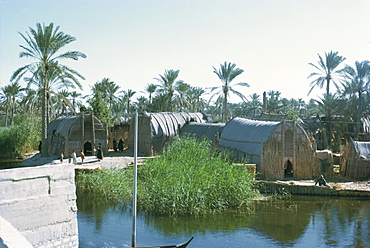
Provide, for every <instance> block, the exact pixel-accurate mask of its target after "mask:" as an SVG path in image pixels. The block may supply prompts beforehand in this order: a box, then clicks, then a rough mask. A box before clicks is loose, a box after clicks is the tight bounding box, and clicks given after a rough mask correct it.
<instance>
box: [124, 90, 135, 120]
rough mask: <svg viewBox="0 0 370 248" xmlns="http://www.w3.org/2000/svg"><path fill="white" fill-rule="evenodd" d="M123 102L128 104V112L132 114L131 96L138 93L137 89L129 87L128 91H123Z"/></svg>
mask: <svg viewBox="0 0 370 248" xmlns="http://www.w3.org/2000/svg"><path fill="white" fill-rule="evenodd" d="M122 93H123V96H122V102H123V103H124V104H125V105H126V109H127V114H130V107H131V98H132V97H133V96H134V95H135V94H136V91H133V90H132V89H128V90H127V91H126V90H124V91H122Z"/></svg>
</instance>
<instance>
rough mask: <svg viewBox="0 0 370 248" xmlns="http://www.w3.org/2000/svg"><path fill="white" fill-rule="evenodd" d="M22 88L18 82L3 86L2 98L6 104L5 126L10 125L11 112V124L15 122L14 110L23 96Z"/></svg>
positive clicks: (0, 96)
mask: <svg viewBox="0 0 370 248" xmlns="http://www.w3.org/2000/svg"><path fill="white" fill-rule="evenodd" d="M24 90H25V89H24V88H22V87H21V86H20V85H19V84H18V82H14V83H11V84H9V85H7V86H4V87H3V88H1V91H2V92H0V98H1V99H2V100H3V103H4V105H5V126H7V125H8V116H9V112H10V125H13V124H14V111H15V109H16V107H17V104H18V100H20V98H21V97H22V91H24Z"/></svg>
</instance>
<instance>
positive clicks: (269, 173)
mask: <svg viewBox="0 0 370 248" xmlns="http://www.w3.org/2000/svg"><path fill="white" fill-rule="evenodd" d="M219 147H220V148H222V149H227V150H230V151H231V152H232V156H233V157H234V158H235V159H240V160H242V159H247V161H248V162H251V163H254V164H256V165H257V173H259V177H260V178H261V179H284V178H312V177H313V176H314V157H315V156H314V150H313V149H312V146H311V142H310V139H309V137H308V136H307V133H306V132H305V130H304V129H303V128H302V127H301V126H300V125H298V124H297V123H295V122H294V121H287V120H285V121H281V122H272V121H254V120H249V119H244V118H235V119H233V120H231V121H229V122H228V123H227V124H226V126H225V128H224V130H223V132H222V134H221V138H220V141H219Z"/></svg>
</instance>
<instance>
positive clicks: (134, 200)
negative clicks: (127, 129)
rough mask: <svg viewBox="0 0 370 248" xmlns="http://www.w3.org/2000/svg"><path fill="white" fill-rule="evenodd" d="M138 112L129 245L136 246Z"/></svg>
mask: <svg viewBox="0 0 370 248" xmlns="http://www.w3.org/2000/svg"><path fill="white" fill-rule="evenodd" d="M137 136H138V114H137V111H136V113H135V130H134V192H133V197H132V242H131V246H132V247H135V246H136V202H137V139H138V137H137Z"/></svg>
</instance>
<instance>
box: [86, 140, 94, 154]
mask: <svg viewBox="0 0 370 248" xmlns="http://www.w3.org/2000/svg"><path fill="white" fill-rule="evenodd" d="M84 153H85V155H93V152H92V145H91V143H90V142H89V141H87V142H86V143H85V144H84Z"/></svg>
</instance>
